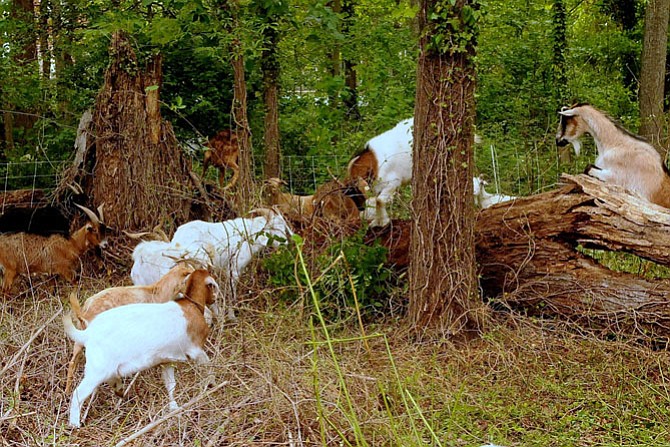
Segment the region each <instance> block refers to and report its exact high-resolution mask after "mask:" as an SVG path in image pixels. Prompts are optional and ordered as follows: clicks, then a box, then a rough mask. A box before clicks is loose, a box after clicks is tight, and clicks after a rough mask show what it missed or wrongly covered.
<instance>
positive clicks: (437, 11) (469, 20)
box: [427, 0, 481, 56]
mask: <svg viewBox="0 0 670 447" xmlns="http://www.w3.org/2000/svg"><path fill="white" fill-rule="evenodd" d="M480 18H481V11H480V8H479V3H477V2H476V1H474V2H472V3H466V4H465V5H462V6H459V5H457V2H456V0H438V1H437V2H435V4H433V5H432V9H431V10H430V11H429V12H428V14H427V22H428V29H429V30H430V31H429V32H430V37H429V42H428V46H427V48H428V50H429V51H433V52H436V53H438V54H445V55H450V56H453V55H455V54H461V53H465V54H471V53H473V48H474V46H475V43H476V40H477V25H478V23H479V19H480Z"/></svg>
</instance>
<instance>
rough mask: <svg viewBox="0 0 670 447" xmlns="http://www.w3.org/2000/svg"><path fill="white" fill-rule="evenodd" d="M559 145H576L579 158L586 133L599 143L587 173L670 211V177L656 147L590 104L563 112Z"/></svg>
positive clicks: (558, 132) (578, 105) (573, 107)
mask: <svg viewBox="0 0 670 447" xmlns="http://www.w3.org/2000/svg"><path fill="white" fill-rule="evenodd" d="M559 114H560V118H561V119H560V122H559V124H558V131H557V132H556V144H557V145H558V146H565V145H566V144H568V143H572V145H573V146H574V148H575V153H576V154H577V155H579V150H580V148H581V143H580V141H579V139H580V137H582V136H583V135H584V134H585V133H588V134H590V135H591V136H592V137H593V139H594V140H595V143H596V148H597V149H598V157H597V158H596V162H595V165H589V167H588V168H587V169H586V174H588V175H590V176H592V177H595V178H598V179H600V180H602V181H604V182H609V183H613V184H616V185H620V186H623V187H624V188H626V189H627V190H629V191H631V192H633V193H635V194H638V195H639V196H641V197H643V198H645V199H647V200H648V201H650V202H652V203H655V204H657V205H660V206H663V207H665V208H670V175H669V174H668V169H667V167H666V166H665V163H664V162H663V159H662V158H661V155H660V154H659V153H658V151H657V150H656V149H654V147H653V146H652V145H651V144H649V143H648V142H647V141H646V140H645V139H643V138H642V137H640V136H638V135H634V134H632V133H630V132H628V131H627V130H626V129H624V128H622V127H621V126H620V125H618V124H617V123H615V122H614V121H613V120H612V119H611V118H610V117H608V116H607V115H606V114H605V113H603V112H601V111H600V110H598V109H596V108H595V107H592V106H590V105H588V104H577V105H574V106H572V107H571V108H567V107H564V108H563V109H562V110H561V111H560V112H559Z"/></svg>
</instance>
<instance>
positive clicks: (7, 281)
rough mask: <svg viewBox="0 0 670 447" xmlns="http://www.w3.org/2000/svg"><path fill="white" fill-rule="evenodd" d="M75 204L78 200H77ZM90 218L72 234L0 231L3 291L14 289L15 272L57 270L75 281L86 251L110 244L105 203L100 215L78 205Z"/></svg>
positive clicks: (53, 272) (54, 271)
mask: <svg viewBox="0 0 670 447" xmlns="http://www.w3.org/2000/svg"><path fill="white" fill-rule="evenodd" d="M75 205H76V204H75ZM76 206H78V207H79V208H80V209H82V210H83V211H84V212H85V213H86V215H87V216H88V218H89V222H87V223H86V224H85V225H84V226H83V227H81V228H80V229H78V230H77V231H75V232H74V233H73V234H72V235H71V236H70V237H69V238H66V237H64V236H63V235H60V234H52V235H51V236H42V235H39V234H29V233H12V234H2V235H0V265H2V267H3V269H4V271H5V273H4V281H3V284H2V291H3V293H5V294H6V293H8V292H9V291H10V290H11V289H12V285H13V284H14V280H15V279H16V275H18V274H23V275H29V274H31V273H48V274H57V275H60V276H61V277H63V278H65V279H66V280H68V281H70V282H72V283H73V282H74V279H75V270H76V268H77V266H78V263H77V261H78V260H79V258H80V257H81V255H83V254H84V253H85V252H86V251H88V250H89V249H91V248H95V247H98V246H100V247H103V248H104V247H105V246H106V245H107V239H106V226H105V224H104V223H103V216H102V207H103V205H100V207H99V208H98V213H99V214H100V216H96V214H95V213H94V212H93V211H91V210H89V209H88V208H86V207H83V206H80V205H76Z"/></svg>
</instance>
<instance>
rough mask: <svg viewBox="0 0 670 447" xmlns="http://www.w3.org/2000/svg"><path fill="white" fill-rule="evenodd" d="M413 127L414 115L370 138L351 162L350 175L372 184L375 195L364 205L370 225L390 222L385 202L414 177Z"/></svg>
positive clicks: (390, 199)
mask: <svg viewBox="0 0 670 447" xmlns="http://www.w3.org/2000/svg"><path fill="white" fill-rule="evenodd" d="M413 127H414V118H409V119H406V120H404V121H401V122H400V123H398V124H397V125H396V126H395V127H394V128H393V129H390V130H387V131H386V132H384V133H382V134H381V135H377V136H376V137H374V138H372V139H371V140H370V141H368V142H367V144H366V145H365V149H364V150H363V152H361V153H360V154H359V155H357V156H356V157H354V158H353V159H352V160H351V161H350V162H349V166H348V171H349V177H351V178H357V177H360V178H362V179H364V180H365V181H367V182H368V184H370V185H372V190H373V193H374V197H371V198H369V199H368V200H367V202H366V206H365V218H366V219H367V220H369V221H370V226H384V225H386V224H388V223H389V221H390V219H389V216H388V214H387V212H386V205H387V204H389V203H391V201H392V200H393V195H394V194H395V192H396V190H397V189H398V188H399V187H401V186H402V185H405V184H407V183H409V182H410V181H412V139H413V136H412V128H413Z"/></svg>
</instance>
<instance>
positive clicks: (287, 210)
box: [264, 177, 314, 216]
mask: <svg viewBox="0 0 670 447" xmlns="http://www.w3.org/2000/svg"><path fill="white" fill-rule="evenodd" d="M285 184H286V182H284V181H283V180H281V179H278V178H277V177H272V178H269V179H267V180H266V181H265V185H264V186H265V187H266V188H265V190H266V192H267V200H268V202H269V203H268V204H269V205H271V206H275V207H277V209H278V210H279V211H281V212H282V213H283V214H285V215H300V216H310V215H312V214H313V213H314V195H309V196H299V195H295V194H290V193H287V192H283V191H282V190H281V186H282V185H285Z"/></svg>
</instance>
